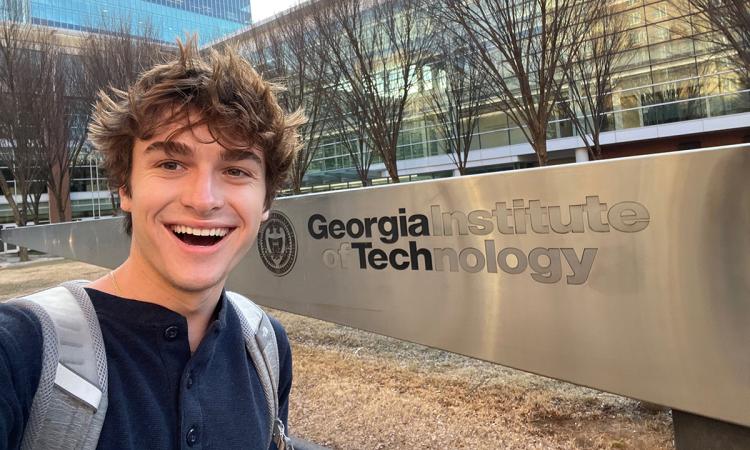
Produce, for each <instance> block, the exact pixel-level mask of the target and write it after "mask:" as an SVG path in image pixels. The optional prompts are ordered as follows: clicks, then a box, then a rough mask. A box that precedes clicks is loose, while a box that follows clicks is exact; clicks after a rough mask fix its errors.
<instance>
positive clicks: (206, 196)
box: [182, 170, 224, 215]
mask: <svg viewBox="0 0 750 450" xmlns="http://www.w3.org/2000/svg"><path fill="white" fill-rule="evenodd" d="M182 203H183V204H184V205H185V206H187V207H188V208H191V209H193V210H195V211H196V212H197V213H198V214H201V215H205V214H208V213H210V212H212V211H214V210H216V209H220V208H221V207H222V206H224V195H223V193H222V191H221V186H220V183H218V181H217V180H216V179H215V177H214V174H213V173H212V172H210V171H203V170H197V171H196V172H195V173H194V176H192V177H190V179H189V180H188V183H187V186H185V189H184V191H183V194H182Z"/></svg>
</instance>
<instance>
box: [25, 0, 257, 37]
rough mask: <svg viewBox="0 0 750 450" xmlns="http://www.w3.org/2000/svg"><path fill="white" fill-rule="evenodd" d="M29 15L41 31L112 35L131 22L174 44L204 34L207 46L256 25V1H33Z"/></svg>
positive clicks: (137, 28) (140, 30)
mask: <svg viewBox="0 0 750 450" xmlns="http://www.w3.org/2000/svg"><path fill="white" fill-rule="evenodd" d="M28 10H29V15H30V20H31V22H32V23H34V24H38V25H45V26H50V27H56V28H65V29H70V30H81V31H97V32H99V31H105V32H106V30H108V29H111V27H112V26H118V25H119V24H120V23H121V21H125V23H127V24H129V26H130V29H131V30H133V32H134V33H135V34H139V33H144V32H148V34H149V35H150V36H151V35H153V36H157V38H158V39H160V40H161V41H164V42H168V43H173V42H174V41H175V39H176V38H177V37H184V36H185V34H186V33H198V34H199V38H200V43H201V44H205V43H207V42H210V41H213V40H215V39H218V38H220V37H223V36H226V35H228V34H231V33H234V32H236V31H238V30H240V29H242V28H244V27H247V26H248V25H250V23H251V17H250V0H96V1H91V0H31V1H30V2H29V8H28Z"/></svg>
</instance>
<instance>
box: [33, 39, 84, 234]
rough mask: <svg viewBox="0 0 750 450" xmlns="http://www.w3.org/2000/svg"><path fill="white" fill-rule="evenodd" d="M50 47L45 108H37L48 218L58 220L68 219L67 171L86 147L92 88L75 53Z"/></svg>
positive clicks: (69, 176)
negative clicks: (40, 124)
mask: <svg viewBox="0 0 750 450" xmlns="http://www.w3.org/2000/svg"><path fill="white" fill-rule="evenodd" d="M50 51H51V54H50V61H51V65H50V69H51V70H50V72H49V74H48V75H49V77H50V82H49V83H47V88H48V91H47V92H44V93H43V96H44V98H45V99H46V101H45V103H46V108H45V109H44V110H43V111H41V119H42V122H43V133H42V135H41V138H42V149H43V150H44V153H45V157H44V158H43V161H42V163H43V164H42V168H43V169H44V179H45V180H46V181H47V192H48V194H49V216H50V222H59V221H67V220H71V219H72V208H71V202H70V181H71V173H72V172H73V171H74V169H75V168H76V167H77V166H78V164H79V162H80V160H81V156H82V152H83V151H84V150H85V148H86V147H85V143H86V137H87V133H86V126H87V124H88V120H89V118H90V115H91V104H92V102H93V101H94V93H95V92H96V90H95V89H93V87H94V86H93V85H92V80H91V79H90V77H89V76H88V74H87V73H86V71H85V70H84V68H83V67H82V65H81V61H80V57H79V56H78V55H74V54H70V53H67V52H65V51H63V49H62V48H61V47H51V48H50Z"/></svg>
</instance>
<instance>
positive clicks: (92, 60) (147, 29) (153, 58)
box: [79, 19, 173, 214]
mask: <svg viewBox="0 0 750 450" xmlns="http://www.w3.org/2000/svg"><path fill="white" fill-rule="evenodd" d="M108 26H109V32H108V33H106V34H102V33H90V34H88V35H87V36H86V38H85V40H84V42H83V44H82V45H81V49H80V58H81V61H82V66H83V71H84V72H83V74H81V75H80V77H81V78H82V79H86V80H87V81H86V83H85V85H87V86H90V87H89V89H90V92H92V93H97V92H99V91H101V90H110V89H112V90H121V91H122V90H126V89H127V88H128V86H130V85H131V84H133V83H134V82H135V81H136V79H137V77H138V75H139V74H140V73H141V72H143V71H144V70H145V69H147V68H150V67H151V66H153V65H155V64H157V63H159V62H162V61H163V60H165V58H166V57H167V55H169V54H170V52H172V51H173V49H172V48H170V47H167V46H165V45H164V44H162V43H160V42H159V41H158V40H157V36H158V30H156V29H155V28H154V27H152V26H151V25H150V24H148V23H147V24H145V25H143V26H142V28H141V29H140V30H133V29H132V28H131V25H130V22H129V21H128V20H125V19H123V20H119V21H113V22H110V23H109V25H108ZM136 31H137V35H136ZM84 115H85V116H86V117H88V115H90V111H87V112H86V113H85V114H83V113H82V115H80V116H79V117H81V118H82V117H84ZM82 131H83V132H84V133H86V131H87V130H86V129H85V128H84V129H83V130H82ZM115 195H116V193H115V192H114V191H110V201H111V203H112V211H113V212H114V213H115V214H117V211H118V209H117V201H116V199H115Z"/></svg>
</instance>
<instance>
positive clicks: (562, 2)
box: [446, 0, 603, 165]
mask: <svg viewBox="0 0 750 450" xmlns="http://www.w3.org/2000/svg"><path fill="white" fill-rule="evenodd" d="M602 1H603V0H552V1H547V0H446V5H447V8H446V12H447V17H448V19H449V20H451V21H453V22H455V23H456V24H458V25H459V26H460V28H461V30H462V33H461V34H459V35H457V36H458V37H459V38H460V37H461V36H465V37H466V39H467V40H468V42H469V43H470V44H471V45H472V46H473V47H474V48H476V49H477V50H476V53H475V57H476V59H477V63H478V64H479V65H480V66H481V67H482V68H484V70H485V71H486V72H487V76H488V77H489V79H490V82H491V84H492V86H493V88H494V89H495V93H496V95H497V98H498V104H499V106H500V108H501V109H502V110H503V112H505V113H506V114H507V115H508V117H510V119H511V120H512V121H513V122H514V123H515V124H516V125H518V126H519V127H520V129H521V131H522V132H523V133H524V135H525V136H526V139H527V140H528V141H529V143H530V144H531V146H532V147H533V148H534V151H535V153H536V155H537V160H538V162H539V165H545V164H547V127H548V125H549V122H550V118H551V117H552V116H553V114H554V111H555V108H556V102H557V101H558V100H559V98H560V90H561V89H562V85H561V83H560V82H559V77H560V76H561V75H562V73H564V72H565V70H566V68H567V67H568V65H569V64H570V61H571V55H572V54H574V53H575V52H576V51H577V48H578V47H579V46H580V45H581V42H582V36H583V35H584V31H585V29H586V25H587V24H588V23H590V20H587V17H588V16H589V15H591V14H592V12H593V11H596V10H597V9H598V8H599V7H600V5H601V2H602Z"/></svg>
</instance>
